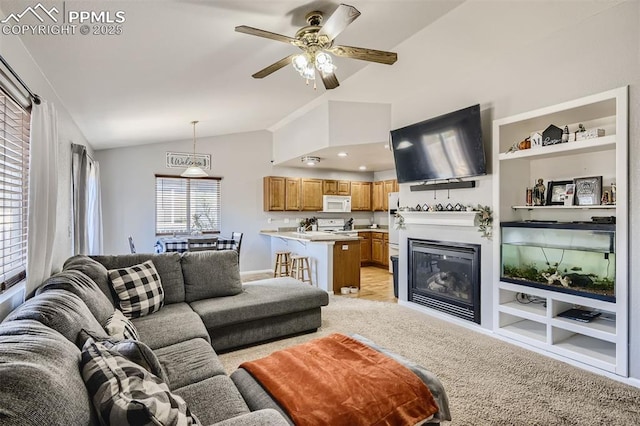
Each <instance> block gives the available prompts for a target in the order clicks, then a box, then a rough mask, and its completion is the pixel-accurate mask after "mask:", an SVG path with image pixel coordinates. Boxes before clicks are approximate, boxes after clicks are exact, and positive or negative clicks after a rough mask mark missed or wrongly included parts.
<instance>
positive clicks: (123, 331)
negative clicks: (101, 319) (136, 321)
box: [104, 309, 140, 340]
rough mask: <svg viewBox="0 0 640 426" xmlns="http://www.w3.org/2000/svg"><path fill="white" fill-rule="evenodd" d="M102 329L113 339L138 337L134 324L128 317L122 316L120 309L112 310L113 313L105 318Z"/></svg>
mask: <svg viewBox="0 0 640 426" xmlns="http://www.w3.org/2000/svg"><path fill="white" fill-rule="evenodd" d="M104 329H105V330H106V332H107V334H108V335H109V336H110V337H111V338H112V339H115V340H124V339H133V340H139V339H140V336H138V330H137V329H136V326H135V325H133V323H132V322H131V320H130V319H129V318H127V317H125V316H124V314H123V313H122V311H121V310H120V309H116V310H115V311H113V315H111V316H110V317H109V318H108V319H107V322H106V324H105V325H104Z"/></svg>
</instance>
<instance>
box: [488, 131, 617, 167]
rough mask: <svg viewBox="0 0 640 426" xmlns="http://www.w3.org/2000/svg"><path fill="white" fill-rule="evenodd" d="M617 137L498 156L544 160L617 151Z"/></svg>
mask: <svg viewBox="0 0 640 426" xmlns="http://www.w3.org/2000/svg"><path fill="white" fill-rule="evenodd" d="M615 147H616V135H609V136H602V137H599V138H593V139H586V140H582V141H575V142H566V143H560V144H557V145H549V146H542V147H540V148H530V149H523V150H520V151H515V152H508V153H507V152H504V153H501V154H500V155H498V159H499V160H500V161H504V160H517V159H522V158H527V159H530V160H533V159H542V158H550V157H557V156H561V155H564V154H567V155H568V154H571V155H574V154H582V153H587V152H598V151H606V150H610V149H615Z"/></svg>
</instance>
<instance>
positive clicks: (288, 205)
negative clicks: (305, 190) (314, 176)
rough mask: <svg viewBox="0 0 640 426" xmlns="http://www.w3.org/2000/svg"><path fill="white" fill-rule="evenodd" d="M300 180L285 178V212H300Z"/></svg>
mask: <svg viewBox="0 0 640 426" xmlns="http://www.w3.org/2000/svg"><path fill="white" fill-rule="evenodd" d="M300 187H301V185H300V178H285V188H286V189H285V202H284V209H285V210H301V207H302V206H301V204H300V200H301V197H300Z"/></svg>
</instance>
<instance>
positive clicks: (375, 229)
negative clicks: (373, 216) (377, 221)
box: [354, 228, 389, 234]
mask: <svg viewBox="0 0 640 426" xmlns="http://www.w3.org/2000/svg"><path fill="white" fill-rule="evenodd" d="M354 231H356V232H382V233H383V234H388V233H389V229H387V228H362V229H354Z"/></svg>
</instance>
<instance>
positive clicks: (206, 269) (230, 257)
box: [182, 250, 242, 302]
mask: <svg viewBox="0 0 640 426" xmlns="http://www.w3.org/2000/svg"><path fill="white" fill-rule="evenodd" d="M182 274H183V275H184V292H185V301H187V302H193V301H196V300H202V299H209V298H211V297H220V296H234V295H236V294H239V293H241V292H242V281H241V280H240V270H239V269H238V254H237V253H236V252H235V251H233V250H220V251H213V250H206V251H195V252H185V253H183V255H182Z"/></svg>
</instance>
